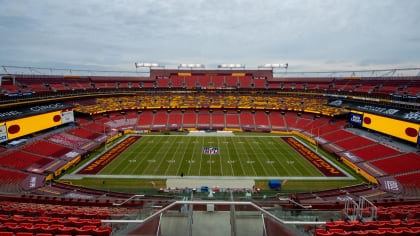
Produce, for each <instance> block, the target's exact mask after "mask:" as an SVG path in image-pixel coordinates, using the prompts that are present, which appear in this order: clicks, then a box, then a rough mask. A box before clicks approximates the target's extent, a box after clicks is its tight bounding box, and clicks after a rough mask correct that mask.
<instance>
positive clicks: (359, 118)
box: [350, 112, 363, 126]
mask: <svg viewBox="0 0 420 236" xmlns="http://www.w3.org/2000/svg"><path fill="white" fill-rule="evenodd" d="M350 123H352V124H355V125H359V126H362V124H363V114H357V113H353V112H351V113H350Z"/></svg>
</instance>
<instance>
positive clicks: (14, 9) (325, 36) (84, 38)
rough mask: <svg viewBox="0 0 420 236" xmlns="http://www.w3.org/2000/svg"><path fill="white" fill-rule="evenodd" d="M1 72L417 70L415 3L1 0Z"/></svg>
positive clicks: (419, 8) (418, 6) (419, 4)
mask: <svg viewBox="0 0 420 236" xmlns="http://www.w3.org/2000/svg"><path fill="white" fill-rule="evenodd" d="M0 32H1V33H0V45H1V46H0V65H8V66H31V67H47V68H51V67H52V68H73V69H93V70H125V71H126V70H127V71H132V70H133V71H135V67H134V62H156V63H160V64H162V65H165V66H167V67H168V68H169V67H176V66H177V65H178V64H181V63H201V64H205V65H206V66H207V67H215V66H216V65H218V64H222V63H242V64H245V65H246V66H247V68H252V67H257V66H259V65H262V64H265V63H286V62H288V63H289V69H288V70H290V71H330V70H358V69H389V68H411V67H420V1H418V0H369V1H367V0H337V1H332V0H265V1H260V0H244V1H240V0H231V1H227V0H185V1H180V0H178V1H175V0H174V1H172V0H167V1H163V0H161V1H159V0H132V1H131V0H118V1H111V0H107V1H103V0H101V1H99V0H71V1H57V0H19V1H18V0H0Z"/></svg>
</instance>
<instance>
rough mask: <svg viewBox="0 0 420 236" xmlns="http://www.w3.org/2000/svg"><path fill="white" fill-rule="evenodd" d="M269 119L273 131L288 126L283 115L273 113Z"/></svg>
mask: <svg viewBox="0 0 420 236" xmlns="http://www.w3.org/2000/svg"><path fill="white" fill-rule="evenodd" d="M269 118H270V124H271V128H273V129H275V128H280V127H285V126H286V125H285V123H284V119H283V115H281V114H280V113H276V112H271V113H270V116H269Z"/></svg>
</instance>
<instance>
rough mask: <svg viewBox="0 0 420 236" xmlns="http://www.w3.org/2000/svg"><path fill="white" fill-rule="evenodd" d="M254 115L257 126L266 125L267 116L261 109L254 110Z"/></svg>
mask: <svg viewBox="0 0 420 236" xmlns="http://www.w3.org/2000/svg"><path fill="white" fill-rule="evenodd" d="M254 117H255V124H256V125H257V126H261V125H265V126H268V116H267V115H266V114H264V112H263V111H261V112H256V113H255V115H254Z"/></svg>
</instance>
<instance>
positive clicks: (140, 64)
mask: <svg viewBox="0 0 420 236" xmlns="http://www.w3.org/2000/svg"><path fill="white" fill-rule="evenodd" d="M134 65H135V66H136V68H139V67H149V68H150V67H161V65H159V64H158V63H149V62H136V63H134Z"/></svg>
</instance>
